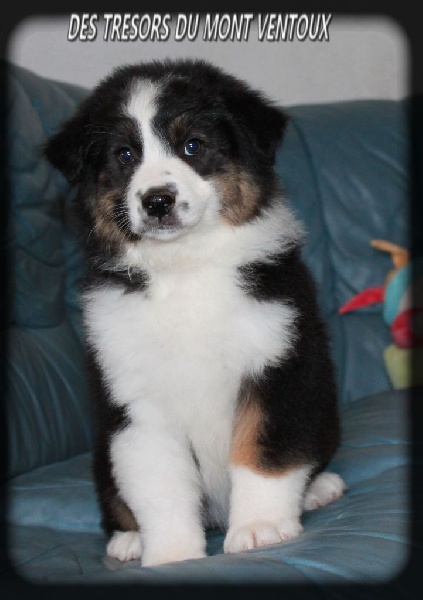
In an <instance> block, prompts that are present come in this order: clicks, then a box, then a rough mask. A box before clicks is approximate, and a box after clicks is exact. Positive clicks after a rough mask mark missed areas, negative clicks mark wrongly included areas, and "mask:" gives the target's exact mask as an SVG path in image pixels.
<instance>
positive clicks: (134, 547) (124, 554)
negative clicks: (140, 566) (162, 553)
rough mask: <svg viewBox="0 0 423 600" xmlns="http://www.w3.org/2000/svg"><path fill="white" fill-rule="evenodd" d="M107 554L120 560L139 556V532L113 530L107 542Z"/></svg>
mask: <svg viewBox="0 0 423 600" xmlns="http://www.w3.org/2000/svg"><path fill="white" fill-rule="evenodd" d="M107 556H111V557H112V558H117V559H118V560H120V561H122V562H123V561H127V560H136V559H138V558H141V535H140V532H139V531H115V532H114V533H113V535H112V537H111V538H110V541H109V543H108V544H107Z"/></svg>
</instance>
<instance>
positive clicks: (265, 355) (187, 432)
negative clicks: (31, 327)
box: [85, 260, 295, 520]
mask: <svg viewBox="0 0 423 600" xmlns="http://www.w3.org/2000/svg"><path fill="white" fill-rule="evenodd" d="M146 270H147V273H148V285H147V289H146V291H145V292H130V293H126V294H125V293H124V292H123V291H122V290H120V289H118V288H117V287H100V288H98V289H96V290H92V291H90V292H89V293H88V294H87V295H86V296H85V321H86V327H87V333H88V338H89V341H90V342H91V344H92V345H93V346H94V348H95V349H96V351H97V356H98V359H99V361H100V364H101V367H102V370H103V374H104V376H105V378H106V381H107V383H108V385H109V388H110V391H111V394H112V399H113V401H114V402H115V403H116V404H117V405H124V406H127V407H128V410H129V416H130V418H131V423H132V425H133V426H134V427H137V425H140V426H142V427H144V428H150V429H155V428H156V429H160V431H165V432H167V434H168V435H169V436H170V437H171V438H172V439H175V440H179V442H180V443H182V444H184V445H188V446H189V447H190V448H192V450H193V451H194V453H195V455H196V458H197V460H198V463H199V466H200V474H201V485H202V486H203V489H204V491H205V493H206V495H207V496H208V497H209V500H210V501H211V505H212V512H213V511H214V512H222V504H225V503H226V500H227V487H228V482H227V477H228V473H227V459H228V453H229V447H230V439H231V432H232V424H233V415H234V409H235V405H236V399H237V395H238V390H239V387H240V384H241V381H242V378H243V377H245V376H248V375H250V374H259V373H260V372H261V371H262V370H263V368H264V367H265V366H266V365H268V364H271V363H272V362H274V361H276V360H277V359H279V358H280V357H281V356H283V355H284V353H285V352H286V351H287V350H288V349H289V348H290V347H291V344H292V338H293V334H294V320H295V309H293V308H292V307H289V306H287V305H284V304H283V303H281V302H259V301H257V300H255V299H254V298H253V297H251V296H250V295H248V294H246V293H245V291H244V290H243V289H242V287H241V286H240V284H239V280H238V275H237V268H236V264H234V262H233V261H232V263H231V261H226V260H223V261H222V260H220V261H219V260H214V261H205V262H204V261H203V262H202V263H198V264H191V265H190V266H187V265H185V266H184V263H183V262H182V263H181V264H180V265H179V267H178V268H175V265H173V267H172V268H164V267H161V268H151V267H150V268H147V269H146ZM222 494H223V495H222ZM213 505H215V506H216V509H213ZM223 510H224V508H223ZM215 518H217V519H218V520H219V517H218V516H217V515H215Z"/></svg>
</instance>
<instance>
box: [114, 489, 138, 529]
mask: <svg viewBox="0 0 423 600" xmlns="http://www.w3.org/2000/svg"><path fill="white" fill-rule="evenodd" d="M110 510H111V512H112V513H113V516H114V518H115V519H116V521H117V522H118V523H119V529H120V530H121V531H138V530H139V526H138V523H137V521H136V520H135V517H134V515H133V513H132V511H131V509H130V508H129V507H128V505H127V504H126V503H125V502H124V501H123V500H122V499H121V498H119V496H114V497H113V498H112V499H111V501H110Z"/></svg>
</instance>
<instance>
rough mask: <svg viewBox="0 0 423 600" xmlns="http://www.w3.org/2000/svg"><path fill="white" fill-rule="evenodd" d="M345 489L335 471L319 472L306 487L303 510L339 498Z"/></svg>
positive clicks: (318, 506)
mask: <svg viewBox="0 0 423 600" xmlns="http://www.w3.org/2000/svg"><path fill="white" fill-rule="evenodd" d="M346 489H347V486H346V485H345V483H344V481H343V480H342V479H341V477H340V476H339V475H337V474H336V473H327V472H325V473H320V475H318V476H317V477H316V479H315V480H314V481H312V482H311V484H310V487H309V488H308V489H307V491H306V494H305V496H304V501H303V509H304V510H315V509H316V508H320V507H321V506H325V504H329V502H333V501H334V500H336V499H337V498H340V497H341V496H342V494H343V493H344V492H345V490H346Z"/></svg>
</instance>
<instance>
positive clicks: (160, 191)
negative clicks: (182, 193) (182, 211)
mask: <svg viewBox="0 0 423 600" xmlns="http://www.w3.org/2000/svg"><path fill="white" fill-rule="evenodd" d="M141 203H142V207H143V209H144V210H145V211H146V213H147V214H148V216H149V217H158V219H162V218H163V217H165V216H166V215H167V214H169V212H170V210H171V208H172V206H173V205H174V204H175V194H174V193H173V192H172V190H169V189H168V188H155V189H149V190H147V192H146V193H145V194H143V196H142V198H141Z"/></svg>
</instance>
